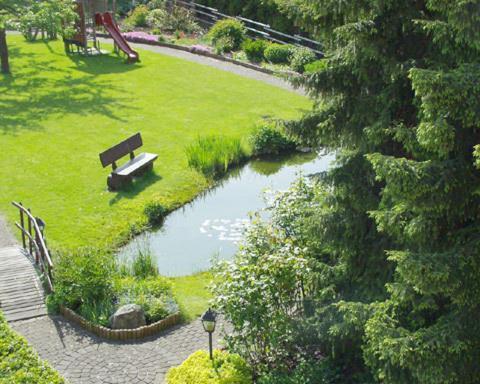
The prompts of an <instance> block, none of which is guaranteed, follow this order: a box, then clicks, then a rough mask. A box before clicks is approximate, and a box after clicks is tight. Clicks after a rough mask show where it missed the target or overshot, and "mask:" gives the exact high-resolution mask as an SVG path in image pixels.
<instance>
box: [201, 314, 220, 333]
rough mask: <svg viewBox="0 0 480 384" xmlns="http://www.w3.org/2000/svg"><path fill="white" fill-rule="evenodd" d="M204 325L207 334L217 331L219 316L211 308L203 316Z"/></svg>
mask: <svg viewBox="0 0 480 384" xmlns="http://www.w3.org/2000/svg"><path fill="white" fill-rule="evenodd" d="M201 320H202V324H203V329H205V332H208V333H213V332H214V331H215V325H216V322H217V314H216V313H215V311H213V310H212V309H211V308H208V310H207V311H206V312H205V313H204V314H203V315H202V318H201Z"/></svg>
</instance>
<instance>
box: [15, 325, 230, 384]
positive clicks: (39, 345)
mask: <svg viewBox="0 0 480 384" xmlns="http://www.w3.org/2000/svg"><path fill="white" fill-rule="evenodd" d="M11 326H12V328H13V329H14V330H16V331H17V332H19V333H20V334H22V335H24V336H25V337H26V338H27V340H28V341H29V343H30V344H31V345H32V346H33V347H34V348H35V349H36V350H37V351H38V353H39V355H40V357H41V358H43V359H46V360H48V361H49V362H50V364H52V366H53V367H54V368H55V369H57V370H58V371H59V372H60V373H61V374H62V375H63V376H64V377H65V378H66V379H67V380H68V381H69V383H71V384H137V383H144V384H146V383H148V384H150V383H151V384H161V383H164V378H165V373H166V372H167V370H168V369H169V368H170V367H172V366H175V365H179V364H180V363H181V362H182V361H183V360H185V359H186V358H187V357H188V356H189V355H190V354H191V353H193V352H195V351H197V350H199V349H206V348H208V336H207V334H206V333H205V331H204V330H203V328H202V324H201V322H200V321H199V320H197V321H194V322H192V323H190V324H187V325H180V326H176V327H173V328H171V329H169V330H167V331H165V332H163V333H162V334H160V335H158V336H154V337H150V338H148V339H145V340H142V341H136V342H117V341H108V340H103V339H100V338H98V337H96V336H94V335H92V334H90V333H88V332H86V331H84V330H83V329H82V328H80V327H78V326H76V325H73V324H72V323H70V322H68V321H67V320H65V319H64V318H63V317H60V316H55V317H48V316H45V317H41V318H37V319H31V320H26V321H19V322H14V323H12V324H11ZM220 328H221V326H220ZM219 334H220V332H215V334H214V342H215V345H216V346H218V335H219Z"/></svg>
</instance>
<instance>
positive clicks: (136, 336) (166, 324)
mask: <svg viewBox="0 0 480 384" xmlns="http://www.w3.org/2000/svg"><path fill="white" fill-rule="evenodd" d="M60 313H61V314H62V315H63V316H64V317H65V318H66V319H68V320H70V321H72V322H74V323H75V324H77V325H79V326H80V327H82V328H83V329H85V330H87V331H89V332H92V333H93V334H95V335H97V336H99V337H103V338H105V339H109V340H120V341H126V340H140V339H144V338H145V337H148V336H152V335H156V334H157V333H159V332H161V331H163V330H165V329H167V328H170V327H172V326H174V325H177V324H178V323H180V320H181V315H180V312H177V313H174V314H173V315H170V316H168V317H166V318H165V319H162V320H160V321H157V322H156V323H152V324H150V325H145V326H143V327H140V328H136V329H110V328H107V327H104V326H102V325H97V324H94V323H92V322H91V321H88V320H87V319H85V318H83V317H82V316H80V315H79V314H77V313H75V312H74V311H72V310H71V309H70V308H67V307H65V306H63V305H61V306H60Z"/></svg>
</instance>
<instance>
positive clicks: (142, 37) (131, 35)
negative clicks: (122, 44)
mask: <svg viewBox="0 0 480 384" xmlns="http://www.w3.org/2000/svg"><path fill="white" fill-rule="evenodd" d="M123 36H124V37H125V38H126V39H127V40H128V41H133V42H135V43H156V42H157V41H158V36H155V35H151V34H149V33H146V32H126V33H124V34H123Z"/></svg>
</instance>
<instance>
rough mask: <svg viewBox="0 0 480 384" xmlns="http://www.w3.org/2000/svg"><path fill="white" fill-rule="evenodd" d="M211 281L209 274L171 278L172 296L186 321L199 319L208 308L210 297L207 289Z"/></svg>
mask: <svg viewBox="0 0 480 384" xmlns="http://www.w3.org/2000/svg"><path fill="white" fill-rule="evenodd" d="M211 279H212V274H211V273H209V272H200V273H196V274H194V275H191V276H180V277H172V278H171V281H172V283H173V294H174V295H175V297H176V299H177V300H178V304H179V305H180V308H181V310H182V313H183V314H184V316H185V317H186V320H192V319H195V318H197V317H199V316H200V315H202V313H203V312H205V310H206V309H207V308H208V302H209V300H210V299H211V298H212V296H211V294H210V292H209V291H208V289H207V288H208V284H209V283H210V281H211Z"/></svg>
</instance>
